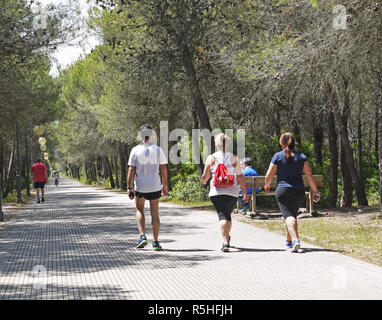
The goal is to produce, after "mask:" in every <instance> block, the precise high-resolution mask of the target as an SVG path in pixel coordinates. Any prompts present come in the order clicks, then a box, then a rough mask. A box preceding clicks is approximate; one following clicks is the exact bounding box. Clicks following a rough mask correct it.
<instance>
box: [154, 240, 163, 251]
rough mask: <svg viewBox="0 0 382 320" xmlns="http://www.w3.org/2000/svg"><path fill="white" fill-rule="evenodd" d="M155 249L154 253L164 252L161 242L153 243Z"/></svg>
mask: <svg viewBox="0 0 382 320" xmlns="http://www.w3.org/2000/svg"><path fill="white" fill-rule="evenodd" d="M153 249H154V251H160V250H162V247H161V245H160V244H159V241H153Z"/></svg>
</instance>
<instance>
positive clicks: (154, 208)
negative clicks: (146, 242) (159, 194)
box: [150, 199, 160, 241]
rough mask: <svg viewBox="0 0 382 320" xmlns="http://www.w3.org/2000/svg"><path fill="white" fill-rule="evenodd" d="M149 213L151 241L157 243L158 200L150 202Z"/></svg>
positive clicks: (158, 225)
mask: <svg viewBox="0 0 382 320" xmlns="http://www.w3.org/2000/svg"><path fill="white" fill-rule="evenodd" d="M150 212H151V229H152V232H153V240H154V241H158V237H159V229H160V219H159V199H155V200H150Z"/></svg>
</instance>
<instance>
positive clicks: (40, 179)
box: [31, 159, 48, 203]
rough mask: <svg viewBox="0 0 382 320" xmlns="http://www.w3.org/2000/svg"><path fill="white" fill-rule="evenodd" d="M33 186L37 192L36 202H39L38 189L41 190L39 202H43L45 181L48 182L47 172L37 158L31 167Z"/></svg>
mask: <svg viewBox="0 0 382 320" xmlns="http://www.w3.org/2000/svg"><path fill="white" fill-rule="evenodd" d="M31 172H32V177H33V183H34V188H35V189H36V193H37V203H40V190H41V202H44V201H45V199H44V188H45V183H47V182H48V173H47V170H46V166H45V164H43V163H42V162H41V159H37V160H36V163H35V164H34V165H33V166H32V169H31Z"/></svg>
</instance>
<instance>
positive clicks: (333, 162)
mask: <svg viewBox="0 0 382 320" xmlns="http://www.w3.org/2000/svg"><path fill="white" fill-rule="evenodd" d="M328 140H329V157H330V182H329V197H328V205H329V207H336V206H337V197H338V184H337V183H338V144H337V141H338V137H337V132H336V126H335V124H334V116H333V113H332V112H329V113H328Z"/></svg>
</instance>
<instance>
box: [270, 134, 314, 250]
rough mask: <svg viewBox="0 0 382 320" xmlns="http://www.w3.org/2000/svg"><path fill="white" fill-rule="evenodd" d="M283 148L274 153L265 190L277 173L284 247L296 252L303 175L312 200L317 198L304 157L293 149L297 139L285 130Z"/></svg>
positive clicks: (302, 196) (303, 193)
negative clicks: (284, 230)
mask: <svg viewBox="0 0 382 320" xmlns="http://www.w3.org/2000/svg"><path fill="white" fill-rule="evenodd" d="M280 145H281V148H282V149H283V151H280V152H277V153H275V155H274V156H273V158H272V161H271V163H270V165H269V169H268V172H267V174H266V176H265V185H264V189H265V191H267V192H268V191H269V190H270V186H271V183H272V179H273V177H274V175H275V174H277V188H276V200H277V202H278V205H279V208H280V210H281V213H282V215H283V217H284V219H285V223H286V238H287V239H286V248H287V249H291V252H298V249H299V248H300V247H301V243H300V240H299V238H298V230H297V213H298V209H299V207H300V205H301V202H302V201H303V200H304V198H305V187H304V182H303V180H302V174H303V173H304V174H305V175H306V176H307V179H308V182H309V185H310V188H311V189H312V191H313V195H314V197H315V201H319V200H320V197H321V195H320V193H319V192H318V191H317V185H316V181H315V180H314V178H313V175H312V170H311V169H310V165H309V162H308V161H307V159H306V156H305V155H304V154H303V153H301V152H298V151H296V150H295V148H296V142H295V139H294V137H293V136H292V134H290V133H284V134H283V135H282V136H281V137H280Z"/></svg>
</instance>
